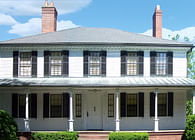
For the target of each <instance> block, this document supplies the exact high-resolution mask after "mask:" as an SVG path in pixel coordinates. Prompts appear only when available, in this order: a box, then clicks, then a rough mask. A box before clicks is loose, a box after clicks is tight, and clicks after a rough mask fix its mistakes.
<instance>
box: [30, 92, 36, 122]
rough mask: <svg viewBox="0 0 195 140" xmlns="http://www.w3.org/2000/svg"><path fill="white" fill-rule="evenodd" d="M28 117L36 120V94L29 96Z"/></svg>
mask: <svg viewBox="0 0 195 140" xmlns="http://www.w3.org/2000/svg"><path fill="white" fill-rule="evenodd" d="M30 101H31V102H30V107H31V112H30V117H31V118H37V94H34V93H33V94H30Z"/></svg>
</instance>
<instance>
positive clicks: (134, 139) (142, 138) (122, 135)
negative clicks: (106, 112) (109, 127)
mask: <svg viewBox="0 0 195 140" xmlns="http://www.w3.org/2000/svg"><path fill="white" fill-rule="evenodd" d="M148 137H149V136H148V133H129V132H112V133H110V135H109V140H148Z"/></svg>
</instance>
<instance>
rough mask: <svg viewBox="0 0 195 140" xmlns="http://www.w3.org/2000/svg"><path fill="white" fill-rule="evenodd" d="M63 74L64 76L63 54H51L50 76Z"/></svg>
mask: <svg viewBox="0 0 195 140" xmlns="http://www.w3.org/2000/svg"><path fill="white" fill-rule="evenodd" d="M61 74H62V54H61V52H51V55H50V75H51V76H60V75H61Z"/></svg>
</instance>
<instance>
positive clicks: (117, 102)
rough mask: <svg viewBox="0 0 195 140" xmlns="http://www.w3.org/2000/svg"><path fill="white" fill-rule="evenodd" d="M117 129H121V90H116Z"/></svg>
mask: <svg viewBox="0 0 195 140" xmlns="http://www.w3.org/2000/svg"><path fill="white" fill-rule="evenodd" d="M115 95H116V131H120V119H119V90H118V89H117V90H116V93H115Z"/></svg>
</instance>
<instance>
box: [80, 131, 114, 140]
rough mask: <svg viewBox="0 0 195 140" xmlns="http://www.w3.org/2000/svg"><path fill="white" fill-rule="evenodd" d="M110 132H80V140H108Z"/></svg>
mask: <svg viewBox="0 0 195 140" xmlns="http://www.w3.org/2000/svg"><path fill="white" fill-rule="evenodd" d="M109 133H110V132H103V131H102V132H90V131H88V132H79V139H78V140H108V136H109Z"/></svg>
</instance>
